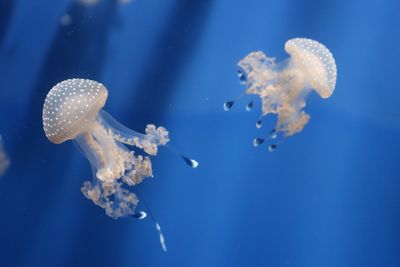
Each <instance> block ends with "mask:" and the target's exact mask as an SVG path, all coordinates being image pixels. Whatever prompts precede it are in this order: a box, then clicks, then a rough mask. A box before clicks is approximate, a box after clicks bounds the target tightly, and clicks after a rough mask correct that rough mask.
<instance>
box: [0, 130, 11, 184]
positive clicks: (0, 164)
mask: <svg viewBox="0 0 400 267" xmlns="http://www.w3.org/2000/svg"><path fill="white" fill-rule="evenodd" d="M9 166H10V160H9V159H8V157H7V155H6V153H5V152H4V148H3V140H2V137H1V135H0V176H2V175H3V174H4V173H5V172H6V170H7V169H8V167H9Z"/></svg>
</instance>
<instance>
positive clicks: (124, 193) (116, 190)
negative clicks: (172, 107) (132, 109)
mask: <svg viewBox="0 0 400 267" xmlns="http://www.w3.org/2000/svg"><path fill="white" fill-rule="evenodd" d="M107 96H108V91H107V89H106V87H105V86H104V85H103V84H101V83H98V82H96V81H93V80H87V79H69V80H65V81H62V82H60V83H58V84H57V85H55V86H54V87H53V88H52V89H51V90H50V92H49V93H48V94H47V97H46V100H45V103H44V107H43V128H44V131H45V134H46V136H47V138H48V139H49V140H50V141H51V142H53V143H55V144H60V143H63V142H65V141H67V140H73V141H74V142H75V143H76V144H77V146H78V147H79V148H80V150H81V151H82V152H83V154H84V155H85V156H86V158H87V159H88V160H89V162H90V164H91V166H92V170H93V174H94V175H93V176H94V177H93V181H86V182H84V184H83V187H82V188H81V191H82V193H83V194H84V195H85V196H86V197H87V198H88V199H90V200H92V201H93V202H94V203H95V204H96V205H98V206H100V207H102V208H103V209H104V210H105V212H106V214H107V215H108V216H110V217H112V218H115V219H116V218H120V217H124V216H132V217H134V218H139V219H142V218H144V217H145V213H144V212H143V211H140V212H136V211H135V209H136V206H137V204H138V198H137V196H136V194H134V193H133V192H131V191H129V190H128V189H127V188H128V187H129V186H134V185H136V184H138V183H140V182H142V180H143V179H144V178H146V177H152V176H153V171H152V165H151V161H150V157H149V156H142V155H136V154H135V153H134V151H133V150H130V149H128V146H133V147H136V148H139V149H142V150H144V152H145V153H146V154H148V155H153V156H154V155H157V152H158V147H159V146H165V145H166V144H167V143H168V142H169V135H168V131H167V130H166V129H165V128H164V127H156V126H154V125H152V124H149V125H147V127H146V130H145V134H141V133H138V132H135V131H133V130H131V129H128V128H127V127H125V126H123V125H122V124H120V123H119V122H118V121H116V120H115V119H114V118H113V117H112V116H111V115H110V114H108V113H107V112H106V111H104V110H103V109H102V108H103V106H104V104H105V103H106V100H107ZM180 156H182V158H183V159H184V161H185V162H186V163H187V164H189V165H190V166H191V167H193V168H196V167H197V166H198V163H197V162H196V161H195V160H193V159H190V158H188V157H186V156H184V155H180ZM156 226H157V230H159V232H160V227H159V225H158V223H157V224H156ZM161 238H162V240H164V238H163V236H162V235H161V232H160V240H161ZM163 248H164V246H163Z"/></svg>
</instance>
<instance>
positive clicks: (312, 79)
mask: <svg viewBox="0 0 400 267" xmlns="http://www.w3.org/2000/svg"><path fill="white" fill-rule="evenodd" d="M285 50H286V52H288V54H290V57H289V58H288V59H285V60H283V61H281V62H278V63H276V62H275V58H270V57H268V56H266V55H265V54H264V53H263V52H261V51H258V52H252V53H250V54H249V55H247V56H246V57H245V58H243V59H242V60H240V61H239V63H238V68H239V70H238V75H239V77H240V79H241V80H242V82H243V83H244V84H245V85H246V93H247V94H255V95H258V96H259V97H260V99H261V102H262V116H266V115H268V114H276V115H277V116H278V120H277V124H276V127H275V128H274V130H273V133H274V135H276V132H281V133H283V135H284V136H290V135H293V134H296V133H298V132H300V131H301V130H302V129H303V128H304V126H305V125H306V124H307V123H308V121H309V119H310V116H309V115H308V114H307V113H305V111H304V110H303V109H304V107H305V106H306V102H305V101H306V98H307V96H308V94H309V93H310V92H311V91H312V90H315V91H316V92H317V93H318V94H319V95H320V96H321V97H322V98H328V97H330V96H331V94H332V93H333V90H334V89H335V85H336V64H335V60H334V58H333V56H332V54H331V53H330V52H329V50H328V49H327V48H326V47H325V46H324V45H322V44H320V43H319V42H317V41H314V40H310V39H305V38H295V39H291V40H289V41H287V42H286V44H285ZM227 103H230V102H227ZM232 105H233V102H232V101H231V106H232ZM257 127H261V121H259V122H257ZM275 147H276V146H275Z"/></svg>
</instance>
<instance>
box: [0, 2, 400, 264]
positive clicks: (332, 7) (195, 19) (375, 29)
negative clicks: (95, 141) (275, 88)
mask: <svg viewBox="0 0 400 267" xmlns="http://www.w3.org/2000/svg"><path fill="white" fill-rule="evenodd" d="M399 11H400V2H399V1H395V0H393V1H384V0H376V1H375V0H366V1H361V0H356V1H348V0H338V1H317V0H303V1H295V0H287V1H267V0H258V1H256V0H248V1H232V0H214V1H212V0H196V1H194V0H192V1H190V0H188V1H172V0H163V1H156V0H135V1H133V2H131V3H129V4H126V5H118V4H116V2H115V1H111V0H108V1H107V0H103V1H102V3H101V4H99V5H97V6H94V7H90V8H88V7H85V6H82V5H80V4H78V3H77V2H75V1H72V0H57V1H51V0H35V1H32V0H18V1H13V0H1V1H0V134H1V135H2V136H3V140H4V145H5V149H6V151H7V153H8V155H9V157H10V159H11V166H10V168H9V170H8V171H7V173H6V174H5V175H4V176H3V177H2V178H1V180H0V212H1V219H0V266H2V267H3V266H4V267H5V266H18V267H19V266H41V267H46V266H98V267H101V266H122V267H125V266H193V267H194V266H199V267H200V266H201V267H204V266H232V267H233V266H273V267H280V266H295V267H303V266H304V267H339V266H340V267H358V266H360V267H369V266H371V267H372V266H379V267H380V266H390V267H395V266H400V174H399V173H400V158H399V151H400V142H399V139H398V138H399V134H400V106H399V101H400V91H399V84H400V75H399V70H400V69H399V64H398V59H399V58H400V46H399V43H400V31H399V28H400V18H399ZM66 13H68V14H70V15H71V17H72V23H71V24H70V25H68V26H62V25H60V17H61V16H62V15H64V14H66ZM294 37H307V38H311V39H315V40H318V41H320V42H321V43H323V44H325V45H326V46H327V47H328V48H329V49H330V50H331V51H332V53H333V55H334V56H335V59H336V63H337V67H338V81H337V86H336V90H335V92H334V94H333V95H332V97H331V98H329V99H327V100H323V99H321V98H319V97H318V96H317V95H316V94H314V95H312V96H310V98H309V99H308V102H307V107H306V111H307V113H309V114H310V115H311V121H310V122H309V124H308V125H307V126H306V127H305V129H304V130H303V131H302V132H301V133H300V134H298V135H295V136H293V137H291V138H289V139H287V140H286V141H285V142H284V143H283V144H282V145H281V146H279V147H278V149H277V150H276V151H275V152H273V153H269V152H268V151H267V150H266V148H265V146H263V147H259V148H254V147H253V146H252V139H253V137H255V136H256V135H258V134H259V133H260V130H258V129H256V128H255V121H256V119H257V118H258V114H259V108H260V107H259V102H257V101H256V103H255V108H254V110H253V112H250V113H248V112H245V111H244V107H245V105H246V104H247V102H246V100H242V101H239V102H238V103H237V104H236V105H235V106H234V108H233V109H232V111H231V112H228V113H227V112H224V111H223V109H222V104H223V102H224V101H226V100H229V99H231V98H234V97H235V96H237V95H239V94H240V93H241V92H243V90H244V87H243V86H241V85H240V84H239V81H238V78H237V76H236V63H237V62H238V60H240V59H241V58H242V57H244V56H245V55H246V54H248V53H249V52H251V51H256V50H263V51H264V52H266V53H267V55H268V56H275V57H277V59H278V60H281V59H284V58H285V57H286V56H287V55H286V54H285V52H284V49H283V45H284V43H285V41H286V40H288V39H291V38H294ZM73 77H82V78H90V79H94V80H97V81H99V82H102V83H104V84H105V85H106V86H107V88H108V90H109V98H108V101H107V104H106V106H105V109H106V110H107V111H108V112H109V113H110V114H112V115H113V116H114V117H115V118H117V119H118V120H119V121H120V122H122V123H124V124H125V125H127V126H129V127H130V128H133V129H135V130H138V131H143V130H144V127H145V125H146V124H147V123H155V124H156V125H163V126H165V127H166V128H167V129H168V130H169V131H170V135H171V139H172V141H171V144H173V145H174V146H175V147H178V148H179V149H181V150H182V151H183V152H184V153H186V154H188V155H190V156H192V157H194V158H196V159H197V160H198V161H199V162H200V166H199V168H198V169H195V170H194V169H191V168H188V167H187V166H186V165H185V164H184V163H182V161H181V160H180V159H179V157H177V156H176V155H175V154H173V153H171V152H169V151H168V150H165V149H162V150H161V152H160V153H159V155H158V156H157V157H155V158H153V169H154V173H155V177H154V178H152V179H147V180H145V181H144V182H143V183H141V184H140V185H138V186H137V187H135V188H134V191H135V192H137V193H138V194H139V196H143V197H144V198H145V199H146V202H147V204H148V206H150V207H151V210H152V212H153V213H154V215H155V216H156V218H157V219H158V221H159V222H160V224H161V226H162V228H163V230H164V233H165V236H166V239H167V245H168V252H167V253H164V252H163V251H162V250H161V248H160V246H159V242H158V235H157V232H156V231H155V229H154V225H153V224H152V223H151V221H150V220H144V221H137V220H134V219H132V218H125V219H119V220H113V219H111V218H109V217H107V216H106V215H105V214H104V212H103V210H102V209H100V208H99V207H97V206H95V205H93V204H92V203H91V202H90V201H88V200H87V199H85V197H84V196H83V195H82V194H81V192H80V187H81V185H82V183H83V181H84V180H87V179H90V178H91V175H92V174H91V170H90V165H89V163H88V161H87V160H86V159H85V158H83V157H82V156H81V155H80V154H79V152H78V151H77V150H76V149H75V148H74V147H73V145H72V143H71V142H67V143H64V144H61V145H54V144H52V143H50V142H49V141H48V140H47V139H46V137H45V135H44V132H43V129H42V118H41V115H42V113H41V111H42V106H43V102H44V98H45V96H46V94H47V92H48V91H49V90H50V88H51V87H52V86H53V85H54V84H55V83H57V82H59V81H62V80H64V79H68V78H73ZM248 99H252V98H251V97H250V98H248ZM273 123H274V118H273V117H271V118H269V119H267V121H266V125H265V128H263V129H264V130H266V129H268V128H271V127H272V125H273Z"/></svg>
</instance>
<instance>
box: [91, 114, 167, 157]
mask: <svg viewBox="0 0 400 267" xmlns="http://www.w3.org/2000/svg"><path fill="white" fill-rule="evenodd" d="M99 120H100V122H101V123H102V124H103V125H105V127H106V128H107V129H109V134H110V135H112V136H113V138H114V139H116V140H118V141H119V142H122V143H124V144H127V145H130V146H136V147H138V148H141V149H143V150H144V151H145V152H146V153H147V154H149V155H157V152H158V149H157V147H158V146H160V145H161V146H164V145H166V144H167V143H168V142H169V133H168V131H167V130H166V129H165V128H164V127H158V128H156V126H155V125H153V124H148V125H147V127H146V130H145V132H146V134H142V133H138V132H136V131H133V130H131V129H129V128H128V127H125V126H124V125H122V124H121V123H119V122H118V121H117V120H116V119H114V118H113V117H112V116H111V115H110V114H108V113H107V112H106V111H104V110H101V111H100V112H99Z"/></svg>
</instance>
